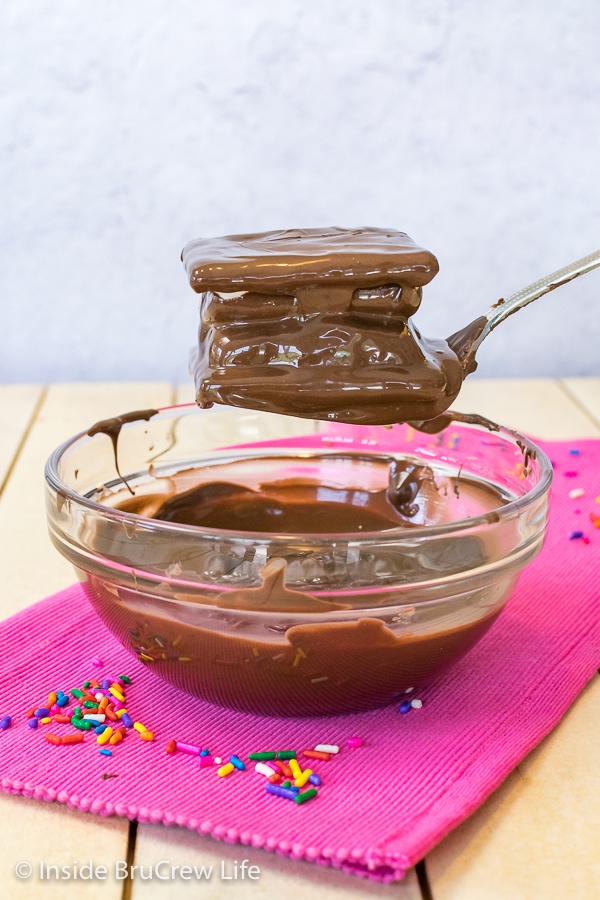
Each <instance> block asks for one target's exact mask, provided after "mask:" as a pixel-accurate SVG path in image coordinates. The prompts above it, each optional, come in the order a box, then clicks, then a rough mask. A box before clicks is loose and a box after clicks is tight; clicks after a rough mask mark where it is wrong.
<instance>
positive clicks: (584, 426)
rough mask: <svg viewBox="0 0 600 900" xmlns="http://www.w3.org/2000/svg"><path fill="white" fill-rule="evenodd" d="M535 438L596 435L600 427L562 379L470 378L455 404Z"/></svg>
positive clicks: (551, 438)
mask: <svg viewBox="0 0 600 900" xmlns="http://www.w3.org/2000/svg"><path fill="white" fill-rule="evenodd" d="M454 406H455V408H456V409H459V410H460V411H461V412H467V413H471V412H476V413H480V414H481V415H484V416H488V418H490V419H493V420H494V421H495V422H499V423H500V424H501V425H508V426H510V427H511V428H516V429H517V430H518V431H523V432H524V433H526V434H527V435H529V436H530V437H533V438H536V437H538V438H546V440H563V439H567V438H584V437H587V438H592V437H598V436H599V435H600V427H599V426H598V425H597V424H596V423H595V422H594V421H593V420H592V419H591V418H590V417H589V416H588V415H586V414H585V412H584V411H583V410H582V409H581V408H580V407H579V406H578V405H577V404H575V403H573V401H572V400H571V398H570V397H569V396H568V395H567V393H566V392H565V391H564V390H563V388H562V387H561V385H560V384H559V382H557V381H550V380H547V379H541V378H532V379H528V380H526V381H525V380H521V379H518V378H498V379H490V378H470V379H469V378H467V380H466V381H465V383H464V385H463V388H462V391H461V393H460V396H459V397H458V400H457V401H456V402H455V404H454Z"/></svg>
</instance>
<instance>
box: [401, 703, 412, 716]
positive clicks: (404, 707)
mask: <svg viewBox="0 0 600 900" xmlns="http://www.w3.org/2000/svg"><path fill="white" fill-rule="evenodd" d="M410 710H411V702H410V700H405V701H404V703H401V704H400V706H399V707H398V712H401V713H402V715H406V713H407V712H410Z"/></svg>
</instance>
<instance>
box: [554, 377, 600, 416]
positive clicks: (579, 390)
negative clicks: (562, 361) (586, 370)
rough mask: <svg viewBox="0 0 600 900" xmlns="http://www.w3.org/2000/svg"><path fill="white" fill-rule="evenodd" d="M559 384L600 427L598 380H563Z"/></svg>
mask: <svg viewBox="0 0 600 900" xmlns="http://www.w3.org/2000/svg"><path fill="white" fill-rule="evenodd" d="M561 384H562V386H563V387H564V389H565V390H566V391H567V393H568V394H570V396H571V397H572V398H573V399H574V400H575V402H576V403H578V404H579V405H580V406H581V408H582V409H583V410H584V412H586V413H587V415H588V416H591V418H592V419H594V421H595V423H596V424H597V425H598V427H600V378H563V380H562V381H561Z"/></svg>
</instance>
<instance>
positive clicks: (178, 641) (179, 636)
mask: <svg viewBox="0 0 600 900" xmlns="http://www.w3.org/2000/svg"><path fill="white" fill-rule="evenodd" d="M181 641H182V637H181V635H180V634H179V635H177V637H176V638H175V640H174V641H173V643H172V644H171V646H172V647H177V645H178V644H180V643H181Z"/></svg>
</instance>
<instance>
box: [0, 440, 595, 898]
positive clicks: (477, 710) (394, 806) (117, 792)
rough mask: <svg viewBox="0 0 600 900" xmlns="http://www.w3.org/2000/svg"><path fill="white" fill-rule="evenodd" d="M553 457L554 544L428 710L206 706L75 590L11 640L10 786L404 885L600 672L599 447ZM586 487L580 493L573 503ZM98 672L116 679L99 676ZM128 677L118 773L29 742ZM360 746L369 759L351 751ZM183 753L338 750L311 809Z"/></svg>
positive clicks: (5, 783) (1, 696) (0, 767)
mask: <svg viewBox="0 0 600 900" xmlns="http://www.w3.org/2000/svg"><path fill="white" fill-rule="evenodd" d="M540 443H541V442H540ZM542 446H544V448H545V450H546V452H547V453H548V454H549V456H550V458H551V459H552V460H553V461H554V463H555V481H554V487H553V498H552V514H551V524H550V530H549V535H548V539H547V542H546V545H545V547H544V549H543V550H542V552H541V554H540V555H539V556H538V558H537V559H536V560H535V561H534V562H533V563H532V564H531V566H530V567H529V568H528V569H527V570H526V572H525V573H524V575H523V576H522V578H521V581H520V583H519V586H518V588H517V591H516V593H515V596H514V597H513V599H512V600H511V601H510V602H509V604H508V606H507V607H506V609H505V610H504V612H503V613H502V615H501V616H500V618H499V619H498V620H497V622H496V623H495V624H494V625H493V627H492V628H491V630H490V631H489V632H488V634H487V635H486V636H485V637H484V638H483V640H482V641H481V642H480V643H479V644H478V645H477V646H476V647H475V649H474V650H472V651H471V652H470V653H469V654H468V655H467V657H466V658H465V659H464V660H462V661H461V662H460V663H458V664H457V665H456V667H455V668H454V669H453V670H452V672H451V673H449V674H448V675H446V676H444V677H443V679H440V680H438V681H437V682H436V683H433V684H430V685H429V686H428V687H427V689H426V690H423V691H422V692H421V693H420V694H419V697H420V698H421V699H422V700H423V707H422V708H421V709H413V710H411V712H410V713H408V714H407V715H401V714H400V713H399V712H398V709H397V707H390V708H386V709H383V710H377V711H374V712H370V713H359V714H355V715H352V716H338V717H329V718H325V719H324V718H319V719H262V718H260V717H255V716H250V715H243V714H241V713H234V712H228V711H227V710H223V709H219V708H217V707H214V706H210V705H209V704H207V703H203V702H201V701H198V700H194V699H193V698H191V697H188V696H186V695H184V694H182V693H179V692H178V691H176V690H174V689H173V688H170V687H169V686H168V685H165V684H164V683H163V682H161V681H160V680H158V679H157V678H156V676H155V675H153V674H152V672H150V671H149V670H147V669H145V668H144V667H143V666H142V665H141V664H140V663H139V662H138V661H137V660H136V659H134V658H132V657H131V656H130V655H129V654H128V653H127V652H126V651H125V650H124V649H123V648H122V647H121V646H120V645H119V644H118V643H117V641H116V640H115V639H114V638H113V637H112V636H111V635H110V634H109V632H108V631H107V630H106V628H105V627H104V625H103V624H102V623H101V622H100V620H99V619H98V618H97V617H96V615H95V614H94V613H93V612H92V610H91V609H90V607H89V606H88V604H87V602H86V601H85V599H84V597H83V594H82V592H81V589H80V588H79V587H78V586H73V587H70V588H68V589H67V590H65V591H62V592H61V593H59V594H56V595H55V596H53V597H49V598H47V599H46V600H43V601H41V602H40V603H37V604H36V605H34V606H32V607H30V608H28V609H26V610H24V611H23V612H21V613H19V614H18V615H16V616H14V617H13V618H12V619H9V620H8V621H6V622H4V623H2V624H1V625H0V643H1V646H2V647H3V653H2V656H1V657H0V685H1V687H0V718H1V717H2V716H4V715H6V714H9V715H11V716H12V718H13V724H12V725H11V727H10V728H8V729H7V730H4V731H0V778H1V784H2V788H3V789H4V790H5V791H9V792H11V793H21V794H24V795H25V796H33V797H36V798H39V799H44V800H55V801H58V802H61V803H67V804H69V805H70V806H74V807H78V808H79V809H82V810H88V811H90V812H93V813H100V814H102V815H111V814H114V815H120V816H128V817H130V818H137V819H139V820H142V821H152V822H164V823H166V824H171V823H176V824H178V825H181V826H186V827H188V828H191V829H194V830H198V831H200V832H201V833H209V834H212V835H213V836H214V837H215V838H218V839H222V840H226V841H230V842H241V843H242V844H245V845H248V846H252V847H265V848H266V849H270V850H275V851H277V852H278V853H281V854H285V855H290V856H293V857H297V858H306V859H308V860H313V861H315V862H317V863H322V864H331V865H334V866H337V867H341V868H342V869H344V870H346V871H348V872H354V873H356V874H358V875H363V876H368V877H369V878H372V879H374V880H380V881H392V880H394V879H399V878H401V877H402V875H403V874H404V872H405V871H406V870H407V869H408V868H409V867H410V866H412V865H414V864H415V863H416V862H418V860H419V859H421V858H422V857H423V856H424V855H425V854H426V853H427V851H428V850H430V849H431V847H433V845H434V844H435V843H436V842H437V841H439V840H440V839H441V838H442V837H444V835H445V834H447V833H448V832H449V831H450V830H451V829H452V828H454V827H455V826H456V825H458V824H459V823H460V822H461V821H463V820H464V819H465V818H466V817H467V816H468V815H469V814H470V813H471V812H473V810H475V809H476V808H477V807H478V806H479V805H480V804H481V803H482V802H483V801H484V800H485V799H486V797H488V795H489V794H490V793H491V792H492V791H493V790H494V789H495V788H496V787H497V786H498V785H499V784H500V782H501V781H502V780H503V779H504V778H505V777H506V776H507V775H508V774H509V772H510V771H511V770H512V769H513V768H514V767H515V766H516V765H517V764H518V763H519V761H520V760H521V759H522V758H523V757H524V756H525V755H526V754H527V753H528V752H529V751H530V750H531V749H532V748H533V747H535V745H536V744H537V743H538V742H539V741H540V740H541V739H542V738H543V737H544V736H545V735H546V734H547V733H548V732H549V731H550V730H551V729H552V728H553V727H554V726H555V725H556V724H557V722H558V721H559V719H560V718H561V716H562V715H563V713H564V712H565V711H566V709H567V708H568V707H569V705H570V704H571V703H572V702H573V700H574V699H575V698H576V697H577V695H578V693H579V692H580V691H581V690H582V688H583V687H584V686H585V684H586V682H587V681H588V680H589V679H590V678H591V677H592V675H593V674H594V671H595V669H596V668H597V667H598V665H599V663H600V616H599V612H600V529H598V528H596V527H594V522H593V518H594V516H596V517H600V504H599V503H598V501H597V499H596V498H597V497H598V496H599V495H600V441H578V442H576V443H571V444H564V443H544V444H542ZM573 449H576V450H578V451H579V452H578V453H577V454H575V453H573V452H572V450H573ZM574 490H576V491H580V490H583V491H584V493H583V495H580V496H578V497H572V496H569V495H570V494H571V493H573V491H574ZM578 532H583V536H582V537H573V536H572V535H573V533H578ZM94 657H101V659H102V660H103V663H104V665H103V666H102V667H99V668H97V667H95V666H94V665H93V664H92V659H93V658H94ZM121 673H125V674H128V675H130V676H131V679H132V684H131V686H130V687H129V688H128V692H127V706H128V709H129V710H130V712H131V713H132V715H133V716H134V718H136V719H138V720H140V721H142V722H143V723H144V724H145V725H146V727H147V728H150V729H152V730H153V731H154V734H155V737H156V740H155V741H154V742H144V741H141V740H139V739H138V737H137V735H133V734H131V735H128V736H127V738H126V740H124V741H123V742H122V743H121V744H119V745H117V746H115V747H114V748H113V749H114V755H113V757H112V758H110V759H109V758H107V757H105V756H101V755H100V754H99V747H98V745H97V744H96V742H95V739H94V737H90V736H89V735H86V738H85V740H84V742H83V744H79V745H75V746H68V747H67V746H62V747H56V746H53V745H52V744H49V743H48V742H47V741H46V740H45V739H44V733H45V731H46V730H52V731H54V732H56V733H64V732H65V731H68V730H70V729H69V726H66V725H64V726H56V725H40V727H39V728H38V729H37V730H35V731H34V730H32V729H30V728H29V727H28V725H27V719H26V717H25V712H26V710H27V709H29V708H30V707H33V706H39V705H40V704H42V703H43V702H44V701H45V700H46V696H47V694H48V692H49V691H50V690H53V689H56V688H61V689H62V690H64V691H67V690H68V689H69V688H72V687H80V686H81V684H82V683H83V681H85V680H86V679H89V678H93V677H96V678H101V677H103V676H106V675H112V676H117V675H119V674H121ZM413 696H414V695H413ZM71 705H72V703H71ZM353 736H357V737H360V738H362V740H363V746H362V747H360V748H356V749H351V748H349V747H348V746H347V739H348V738H350V737H353ZM171 738H175V739H177V740H182V741H189V742H194V743H197V744H199V745H201V746H203V747H209V748H210V750H211V752H212V753H213V754H215V755H220V756H224V757H225V756H229V755H230V754H232V753H237V754H238V755H240V756H242V757H244V758H246V755H247V753H248V752H250V751H253V750H261V749H288V748H295V749H298V750H300V749H302V748H305V747H311V746H315V744H317V743H322V742H323V743H335V744H339V745H340V748H341V749H340V753H339V755H338V756H337V757H332V758H331V760H330V761H328V762H321V763H319V764H315V766H314V767H313V768H314V769H315V771H318V773H319V774H320V775H321V776H322V781H323V783H322V786H321V788H320V790H319V796H318V797H317V798H315V799H314V800H311V801H310V802H308V803H306V804H304V805H302V806H299V805H296V804H294V803H290V802H289V801H288V800H285V799H281V798H279V797H274V796H271V795H268V794H266V793H265V789H264V779H263V777H262V776H261V775H259V774H257V773H255V772H254V771H253V770H252V769H251V768H250V767H249V769H248V771H245V772H235V773H233V774H232V775H231V776H229V777H228V778H219V777H218V776H217V775H216V772H215V771H214V770H210V769H209V770H206V769H204V770H201V769H199V767H198V765H197V762H196V760H195V759H194V758H193V757H191V756H188V755H185V754H183V753H177V754H176V755H174V756H169V755H167V754H166V753H165V745H166V743H167V741H168V740H169V739H171ZM105 773H112V774H116V775H117V776H118V777H116V778H110V779H103V778H102V775H103V774H105Z"/></svg>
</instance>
